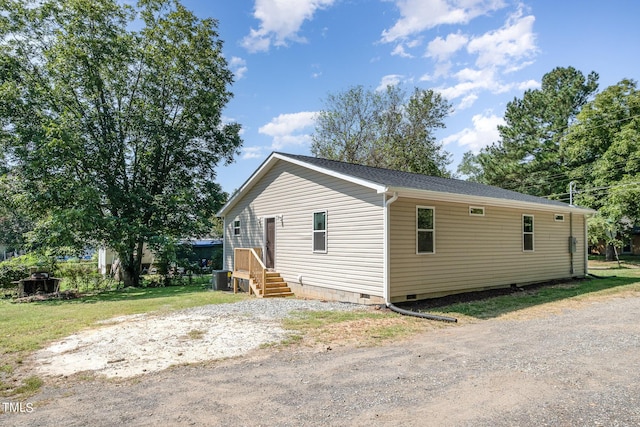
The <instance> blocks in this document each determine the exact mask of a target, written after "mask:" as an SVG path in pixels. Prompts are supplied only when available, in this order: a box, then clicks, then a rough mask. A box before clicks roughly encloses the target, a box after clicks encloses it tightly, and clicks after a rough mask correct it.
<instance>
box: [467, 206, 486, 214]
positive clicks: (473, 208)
mask: <svg viewBox="0 0 640 427" xmlns="http://www.w3.org/2000/svg"><path fill="white" fill-rule="evenodd" d="M475 209H481V210H482V213H474V212H472V211H473V210H475ZM469 216H484V206H469Z"/></svg>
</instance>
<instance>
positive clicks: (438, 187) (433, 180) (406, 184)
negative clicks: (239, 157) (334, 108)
mask: <svg viewBox="0 0 640 427" xmlns="http://www.w3.org/2000/svg"><path fill="white" fill-rule="evenodd" d="M278 154H279V155H281V156H284V157H289V158H291V159H295V160H298V161H301V162H305V163H308V164H311V165H315V166H317V167H321V168H324V169H327V170H330V171H333V172H337V173H341V174H344V175H348V176H352V177H354V178H359V179H362V180H365V181H369V182H372V183H375V184H379V185H384V186H388V187H392V188H393V187H396V188H406V189H415V190H429V191H438V192H442V193H450V194H461V195H466V196H478V197H490V198H493V199H504V200H513V201H518V202H527V203H538V204H543V205H549V206H558V207H564V208H568V207H569V205H568V204H567V203H563V202H559V201H557V200H549V199H545V198H543V197H535V196H530V195H527V194H522V193H518V192H516V191H511V190H505V189H503V188H499V187H494V186H491V185H485V184H478V183H476V182H470V181H463V180H460V179H451V178H439V177H435V176H428V175H421V174H417V173H410V172H402V171H397V170H391V169H383V168H376V167H371V166H363V165H357V164H353V163H345V162H339V161H335V160H327V159H321V158H317V157H309V156H302V155H298V154H287V153H278Z"/></svg>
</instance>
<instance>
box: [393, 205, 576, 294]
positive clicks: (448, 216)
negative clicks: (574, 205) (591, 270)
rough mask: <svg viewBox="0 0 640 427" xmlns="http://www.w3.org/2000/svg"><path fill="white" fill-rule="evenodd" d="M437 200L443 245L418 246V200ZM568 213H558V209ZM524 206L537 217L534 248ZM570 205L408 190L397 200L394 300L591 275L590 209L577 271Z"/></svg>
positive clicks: (437, 234)
mask: <svg viewBox="0 0 640 427" xmlns="http://www.w3.org/2000/svg"><path fill="white" fill-rule="evenodd" d="M425 205H428V206H433V207H434V208H435V253H433V254H416V249H415V248H416V225H415V224H416V218H415V215H416V206H425ZM558 213H561V214H564V215H565V221H564V222H558V221H555V214H558ZM523 214H527V215H533V217H534V239H535V240H534V251H527V252H525V251H523V225H522V219H523ZM569 215H570V214H569V212H562V211H560V210H559V209H555V210H549V211H545V210H534V209H530V210H522V209H509V208H504V207H493V206H490V205H485V215H484V216H473V215H469V205H468V204H464V203H449V202H437V201H425V200H418V199H406V198H404V199H403V198H400V199H398V200H397V201H396V202H395V203H394V204H392V205H391V228H390V245H391V265H390V280H391V294H390V298H391V300H392V301H402V300H404V299H405V298H406V296H407V295H417V296H418V298H420V296H423V297H424V296H428V295H434V296H436V295H438V294H445V293H455V292H462V291H465V290H470V289H483V288H491V287H500V286H508V285H510V284H524V283H532V282H540V281H545V280H551V279H558V278H566V277H571V276H582V275H584V256H583V253H584V217H583V216H582V215H577V214H574V215H573V230H574V232H573V235H574V236H575V237H576V238H577V239H578V245H577V252H576V253H575V254H574V273H573V274H572V273H571V255H570V253H569V236H570V235H571V232H570V227H571V221H570V217H569Z"/></svg>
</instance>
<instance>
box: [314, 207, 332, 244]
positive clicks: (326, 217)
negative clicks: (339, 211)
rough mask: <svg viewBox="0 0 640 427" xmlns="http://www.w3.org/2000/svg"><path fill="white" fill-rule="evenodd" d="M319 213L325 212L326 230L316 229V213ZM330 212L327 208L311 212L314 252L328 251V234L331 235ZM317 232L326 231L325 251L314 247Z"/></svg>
mask: <svg viewBox="0 0 640 427" xmlns="http://www.w3.org/2000/svg"><path fill="white" fill-rule="evenodd" d="M317 213H324V230H316V229H315V226H316V220H315V218H316V214H317ZM328 228H329V214H328V213H327V210H326V209H325V210H318V211H313V213H312V214H311V250H312V252H313V253H314V254H326V253H327V252H328V245H327V244H328V240H329V239H328V236H329V230H328ZM316 233H324V250H323V251H317V250H316V249H315V247H314V242H315V237H316Z"/></svg>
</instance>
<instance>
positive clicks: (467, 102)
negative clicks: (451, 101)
mask: <svg viewBox="0 0 640 427" xmlns="http://www.w3.org/2000/svg"><path fill="white" fill-rule="evenodd" d="M477 99H478V95H476V94H475V93H472V94H470V95H467V96H465V97H464V98H462V101H460V104H458V105H457V106H456V108H455V111H460V110H465V109H467V108H471V106H473V104H474V103H475V102H476V100H477Z"/></svg>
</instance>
